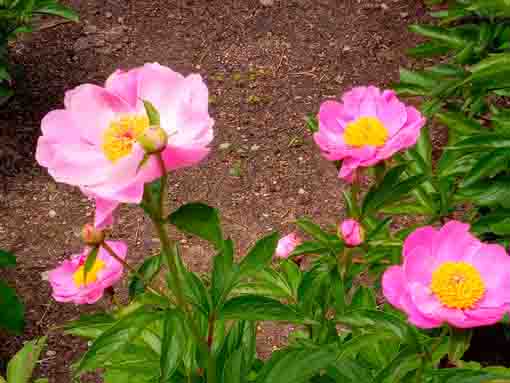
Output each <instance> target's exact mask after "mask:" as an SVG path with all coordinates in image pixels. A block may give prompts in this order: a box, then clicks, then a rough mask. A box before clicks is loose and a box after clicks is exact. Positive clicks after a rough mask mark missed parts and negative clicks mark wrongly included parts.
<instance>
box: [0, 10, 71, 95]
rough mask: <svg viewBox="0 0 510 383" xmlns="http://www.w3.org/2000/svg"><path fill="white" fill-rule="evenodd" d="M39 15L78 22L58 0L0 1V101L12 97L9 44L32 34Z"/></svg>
mask: <svg viewBox="0 0 510 383" xmlns="http://www.w3.org/2000/svg"><path fill="white" fill-rule="evenodd" d="M37 15H54V16H60V17H63V18H65V19H68V20H73V21H78V16H77V15H76V13H75V12H74V11H72V10H71V9H69V8H67V7H65V6H63V5H61V4H59V3H58V2H57V1H56V0H0V100H2V99H5V98H7V97H10V96H11V95H12V90H11V89H10V86H9V84H10V82H11V80H12V79H11V75H10V74H9V62H8V51H7V47H8V43H9V41H12V40H14V39H15V38H16V36H17V35H18V34H20V33H26V32H32V30H33V26H32V19H33V18H34V16H37Z"/></svg>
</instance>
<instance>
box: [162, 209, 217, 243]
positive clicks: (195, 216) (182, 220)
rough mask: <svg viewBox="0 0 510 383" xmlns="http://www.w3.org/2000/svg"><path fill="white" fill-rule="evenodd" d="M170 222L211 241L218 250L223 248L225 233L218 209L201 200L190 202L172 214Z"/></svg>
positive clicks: (180, 228)
mask: <svg viewBox="0 0 510 383" xmlns="http://www.w3.org/2000/svg"><path fill="white" fill-rule="evenodd" d="M169 222H170V223H171V224H172V225H175V226H176V227H177V228H178V229H179V230H182V231H184V232H186V233H189V234H194V235H196V236H198V237H200V238H203V239H205V240H207V241H209V242H211V243H212V244H213V245H214V246H215V247H216V249H218V250H221V249H222V248H223V233H222V231H221V224H220V218H219V214H218V210H217V209H214V208H212V207H210V206H207V205H206V204H203V203H199V202H194V203H189V204H186V205H183V206H181V207H179V208H178V209H177V210H176V211H174V212H173V213H172V214H170V217H169Z"/></svg>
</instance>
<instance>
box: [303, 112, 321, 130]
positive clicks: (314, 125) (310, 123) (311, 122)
mask: <svg viewBox="0 0 510 383" xmlns="http://www.w3.org/2000/svg"><path fill="white" fill-rule="evenodd" d="M305 120H306V126H307V128H308V130H309V131H310V133H312V134H313V133H315V132H318V131H319V123H318V121H317V117H315V116H314V115H312V114H308V115H307V116H306V118H305Z"/></svg>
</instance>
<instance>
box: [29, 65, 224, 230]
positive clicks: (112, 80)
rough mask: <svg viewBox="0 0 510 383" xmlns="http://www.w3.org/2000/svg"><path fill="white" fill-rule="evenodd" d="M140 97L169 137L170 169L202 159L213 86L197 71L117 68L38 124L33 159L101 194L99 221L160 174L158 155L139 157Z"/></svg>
mask: <svg viewBox="0 0 510 383" xmlns="http://www.w3.org/2000/svg"><path fill="white" fill-rule="evenodd" d="M142 100H147V101H150V102H151V103H152V104H153V105H154V106H155V107H156V108H157V109H158V111H159V113H160V117H161V127H162V128H163V129H164V130H165V131H166V133H167V135H168V145H167V147H166V149H165V150H164V151H163V152H162V156H163V159H164V162H165V166H166V170H167V171H169V170H173V169H177V168H182V167H187V166H191V165H194V164H196V163H197V162H199V161H200V160H202V159H203V158H204V157H205V156H206V155H207V154H208V152H209V148H208V145H209V144H210V142H211V141H212V138H213V130H212V126H213V123H214V122H213V120H212V119H211V118H210V117H209V113H208V90H207V87H206V85H205V84H204V82H203V81H202V78H201V77H200V76H199V75H196V74H192V75H189V76H187V77H184V76H182V75H180V74H179V73H176V72H174V71H172V70H171V69H169V68H167V67H164V66H161V65H159V64H145V65H144V66H143V67H140V68H136V69H133V70H130V71H128V72H123V71H120V70H119V71H116V72H115V73H113V74H112V75H111V76H110V77H109V78H108V79H107V80H106V84H105V86H104V87H101V86H96V85H92V84H84V85H81V86H78V87H77V88H75V89H73V90H71V91H68V92H67V93H66V95H65V100H64V106H65V109H59V110H54V111H52V112H50V113H48V114H47V115H46V116H45V117H44V119H43V120H42V123H41V128H42V133H43V135H42V136H41V137H40V138H39V141H38V143H37V152H36V159H37V161H38V162H39V164H40V165H42V166H44V167H46V168H48V171H49V173H50V175H51V176H52V177H53V178H54V179H55V180H56V181H57V182H64V183H67V184H70V185H75V186H79V187H80V188H81V190H82V191H83V192H84V193H85V194H87V195H88V196H90V197H92V198H94V199H95V200H96V222H95V224H96V226H97V227H103V226H105V225H106V224H108V223H110V222H111V213H112V212H113V210H114V209H115V208H116V207H117V206H118V205H119V203H122V202H125V203H139V202H140V201H141V199H142V196H143V189H144V184H145V183H147V182H151V181H153V180H155V179H157V178H159V177H160V176H161V175H162V174H161V173H162V172H161V169H160V167H159V166H158V162H157V160H156V158H154V157H151V158H150V159H149V161H147V162H144V163H142V160H143V158H144V154H145V153H144V150H143V149H142V147H141V146H140V145H139V144H138V143H137V141H136V140H137V136H138V135H140V134H141V133H142V132H144V131H145V130H146V129H147V128H148V127H149V119H148V117H147V115H146V112H145V109H144V106H143V102H142Z"/></svg>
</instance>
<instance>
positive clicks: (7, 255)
mask: <svg viewBox="0 0 510 383" xmlns="http://www.w3.org/2000/svg"><path fill="white" fill-rule="evenodd" d="M15 265H16V257H15V256H14V254H13V253H11V252H9V251H7V250H2V249H0V267H11V266H15Z"/></svg>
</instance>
